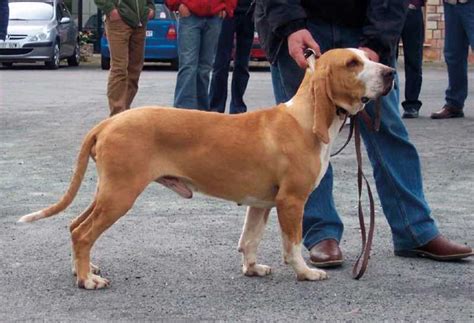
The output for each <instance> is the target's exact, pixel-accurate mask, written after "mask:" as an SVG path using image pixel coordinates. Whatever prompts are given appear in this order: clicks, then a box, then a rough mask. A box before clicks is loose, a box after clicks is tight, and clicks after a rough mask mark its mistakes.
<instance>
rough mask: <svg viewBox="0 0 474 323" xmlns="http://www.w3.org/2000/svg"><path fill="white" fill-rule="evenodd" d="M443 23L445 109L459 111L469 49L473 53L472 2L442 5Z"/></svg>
mask: <svg viewBox="0 0 474 323" xmlns="http://www.w3.org/2000/svg"><path fill="white" fill-rule="evenodd" d="M444 20H445V26H446V31H445V32H446V36H445V39H444V59H445V61H446V64H447V66H448V79H449V84H448V88H447V89H446V105H448V106H450V107H452V108H455V109H460V110H462V109H463V108H464V101H465V100H466V98H467V56H468V54H469V45H470V46H471V48H472V50H474V1H473V0H471V1H469V2H468V3H465V4H462V3H458V4H456V5H450V4H447V3H444Z"/></svg>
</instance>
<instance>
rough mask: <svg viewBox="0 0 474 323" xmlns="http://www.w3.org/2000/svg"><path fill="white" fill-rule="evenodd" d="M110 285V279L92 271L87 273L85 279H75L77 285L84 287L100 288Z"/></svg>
mask: <svg viewBox="0 0 474 323" xmlns="http://www.w3.org/2000/svg"><path fill="white" fill-rule="evenodd" d="M109 285H110V281H109V280H108V279H105V278H103V277H100V276H98V275H94V274H93V273H89V274H88V275H87V279H85V280H79V279H78V280H77V286H78V287H79V288H84V289H101V288H104V287H107V286H109Z"/></svg>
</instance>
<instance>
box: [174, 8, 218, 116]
mask: <svg viewBox="0 0 474 323" xmlns="http://www.w3.org/2000/svg"><path fill="white" fill-rule="evenodd" d="M221 24H222V19H221V18H219V17H218V16H214V17H199V16H195V15H191V16H188V17H181V18H179V21H178V57H179V70H178V76H177V79H176V89H175V92H174V106H175V107H178V108H188V109H199V110H209V79H210V74H211V69H212V63H213V61H214V57H215V55H216V47H217V40H218V38H219V32H220V29H221Z"/></svg>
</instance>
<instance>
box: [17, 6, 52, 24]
mask: <svg viewBox="0 0 474 323" xmlns="http://www.w3.org/2000/svg"><path fill="white" fill-rule="evenodd" d="M8 7H9V9H10V18H9V19H10V20H51V19H52V18H53V5H52V4H51V3H43V2H10V3H9V4H8Z"/></svg>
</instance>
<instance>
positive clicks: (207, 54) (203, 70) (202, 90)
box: [196, 16, 222, 111]
mask: <svg viewBox="0 0 474 323" xmlns="http://www.w3.org/2000/svg"><path fill="white" fill-rule="evenodd" d="M221 25H222V19H221V18H219V17H217V16H215V17H211V18H205V26H204V27H203V29H202V30H201V48H200V51H199V61H198V71H197V85H196V92H197V103H198V107H199V109H200V110H204V111H208V110H209V79H210V76H211V70H212V63H213V62H214V58H215V56H216V49H217V40H218V38H219V32H220V30H221Z"/></svg>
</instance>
